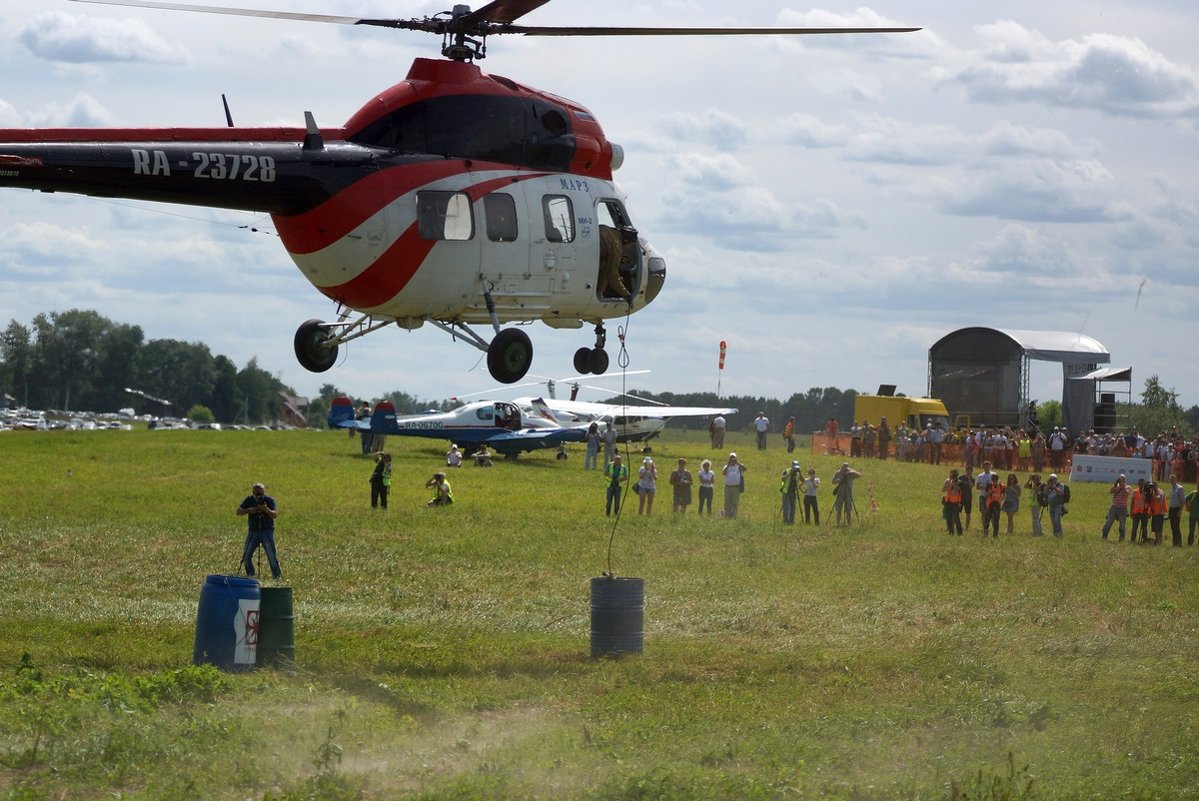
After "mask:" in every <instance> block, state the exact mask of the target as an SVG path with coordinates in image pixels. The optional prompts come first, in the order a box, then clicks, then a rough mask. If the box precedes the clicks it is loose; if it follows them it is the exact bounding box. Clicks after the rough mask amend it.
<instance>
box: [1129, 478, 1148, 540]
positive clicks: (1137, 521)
mask: <svg viewBox="0 0 1199 801" xmlns="http://www.w3.org/2000/svg"><path fill="white" fill-rule="evenodd" d="M1128 514H1129V516H1130V517H1131V518H1132V537H1131V538H1129V540H1128V541H1129V542H1136V541H1137V529H1138V528H1139V529H1140V530H1141V542H1147V541H1148V540H1149V530H1148V527H1149V505H1148V500H1147V499H1146V498H1145V479H1143V478H1138V479H1137V488H1136V489H1134V490H1133V491H1132V500H1131V501H1130V502H1129V504H1128Z"/></svg>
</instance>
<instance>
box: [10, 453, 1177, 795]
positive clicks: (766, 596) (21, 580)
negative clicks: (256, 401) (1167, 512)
mask: <svg viewBox="0 0 1199 801" xmlns="http://www.w3.org/2000/svg"><path fill="white" fill-rule="evenodd" d="M730 440H731V442H730V443H729V444H730V445H731V447H732V448H733V449H735V450H737V451H738V453H739V454H740V455H741V456H742V457H743V461H745V462H746V463H747V464H748V466H749V468H750V472H749V473H748V477H747V484H748V486H747V489H746V493H745V496H744V498H743V500H742V504H741V508H742V517H741V518H739V519H737V520H721V519H718V518H712V519H708V518H704V519H700V518H698V517H697V516H696V515H695V514H694V508H693V509H692V511H690V512H689V513H688V514H687V515H686V516H683V517H678V516H672V515H671V513H670V494H669V489H668V488H664V489H663V490H660V491H659V498H658V503H657V508H656V509H655V513H654V515H653V516H652V517H651V518H644V517H640V518H639V517H638V516H637V515H636V514H635V507H626V514H625V515H624V516H623V517H622V519H621V520H620V522H619V525H618V526H617V527H616V528H615V530H614V529H613V526H612V521H611V520H610V519H606V518H605V517H604V516H603V482H602V480H601V478H600V477H599V475H598V474H597V473H594V472H587V471H584V470H583V469H582V454H581V452H580V451H577V450H576V451H575V452H574V453H573V454H572V456H571V458H570V459H569V460H568V461H565V462H562V461H557V460H555V459H554V458H553V454H552V453H549V452H546V453H541V454H535V455H532V456H529V457H522V458H521V459H520V460H519V462H517V463H510V462H504V461H500V462H497V464H496V466H495V467H494V468H492V469H490V470H485V469H477V468H473V467H467V468H463V469H461V470H459V471H455V472H454V474H453V475H452V476H451V480H452V481H453V484H454V492H455V496H456V498H457V501H458V502H457V503H456V504H455V505H454V506H453V507H451V508H448V509H433V510H426V509H425V508H423V507H424V501H425V499H426V498H427V490H425V489H424V488H423V483H424V481H425V479H426V478H427V477H428V476H429V475H430V474H431V472H432V471H433V470H434V469H435V468H436V467H438V466H439V465H440V463H441V454H442V453H443V452H444V446H442V445H440V444H438V443H431V442H423V441H420V440H403V441H400V440H397V439H394V438H393V439H392V440H391V441H390V442H389V445H390V446H391V447H392V448H393V449H394V452H395V453H396V454H397V459H396V470H395V486H394V487H393V494H392V500H391V509H390V510H388V511H386V512H384V511H372V510H371V509H370V508H369V504H368V483H367V478H368V475H369V473H370V468H371V464H370V462H368V461H366V460H365V459H363V457H362V456H361V455H359V454H358V453H357V445H356V443H355V442H354V441H351V440H348V439H347V438H346V436H345V435H342V434H338V433H322V432H210V431H200V432H186V431H170V432H153V431H134V432H117V431H112V432H81V433H71V432H49V433H32V432H28V433H26V432H14V433H9V434H3V435H0V455H2V459H0V464H2V465H3V468H2V470H3V479H2V481H0V559H2V560H3V570H2V571H0V610H2V616H0V798H6V799H93V798H123V799H193V798H194V799H246V798H253V799H351V798H364V799H389V798H399V797H404V798H421V799H492V798H496V799H498V798H532V799H693V798H718V799H730V800H732V799H809V798H811V799H815V798H828V799H863V800H865V799H967V798H969V799H1015V798H1029V799H1116V798H1119V799H1158V798H1160V799H1174V798H1195V797H1199V714H1197V713H1199V707H1197V703H1196V702H1197V701H1199V681H1197V680H1196V665H1195V662H1196V656H1197V651H1196V646H1195V636H1196V620H1197V616H1196V612H1197V611H1199V598H1197V596H1196V592H1195V579H1196V570H1197V566H1199V549H1196V548H1190V549H1187V548H1182V549H1177V548H1170V547H1168V546H1167V547H1160V548H1154V547H1152V546H1130V545H1128V544H1121V543H1114V542H1102V541H1100V539H1099V536H1098V530H1099V527H1100V524H1101V523H1102V520H1103V516H1104V514H1105V512H1106V508H1107V495H1106V487H1105V486H1099V485H1087V484H1076V485H1074V493H1073V496H1074V500H1073V503H1072V504H1071V512H1070V514H1069V515H1068V516H1067V518H1066V535H1065V537H1064V538H1061V539H1055V538H1052V537H1044V538H1040V539H1033V538H1031V537H1030V536H1029V524H1028V521H1027V512H1026V509H1022V510H1021V513H1020V514H1019V516H1018V518H1017V534H1016V535H1015V536H1011V537H1008V536H1001V537H1000V538H999V539H997V540H991V539H983V538H982V537H980V536H979V535H978V530H979V524H978V520H977V518H976V519H975V521H974V526H973V528H972V530H971V531H969V532H967V535H966V536H964V537H962V538H956V537H954V538H950V537H948V536H947V535H946V534H945V533H944V531H943V528H942V522H941V519H940V505H939V490H940V484H941V480H942V478H943V476H944V470H943V469H942V468H934V467H930V466H924V465H912V464H896V463H894V462H886V463H882V462H862V463H859V465H858V466H860V467H861V469H863V471H864V472H865V477H864V478H863V479H862V480H861V481H859V482H858V485H857V491H856V494H857V504H858V509H859V511H860V512H861V514H862V519H861V521H860V522H861V525H859V526H855V527H853V528H850V529H834V528H833V527H831V526H828V525H824V526H821V527H820V528H815V527H806V526H802V525H799V526H795V527H784V526H782V525H780V524H779V523H778V522H777V510H778V503H777V498H778V495H777V488H778V480H777V476H778V475H779V472H780V471H781V469H782V468H783V467H784V465H786V464H787V463H788V461H789V460H788V459H787V457H786V455H785V454H784V452H783V451H782V449H781V448H780V447H778V439H777V438H774V439H772V441H771V450H769V451H767V452H766V453H765V454H760V453H758V452H757V451H755V450H754V448H753V446H752V444H751V442H750V439H749V437H748V436H743V435H735V436H732V437H730ZM654 455H655V458H656V460H657V461H658V463H659V466H660V468H661V469H662V477H663V479H664V478H665V476H666V474H667V473H668V472H669V470H670V469H671V468H672V466H673V464H674V460H675V458H677V457H678V456H680V455H682V456H685V457H687V458H688V460H689V462H690V466H691V467H692V469H696V468H697V467H698V463H699V460H700V459H701V458H702V457H704V456H715V454H711V453H710V452H709V451H708V448H707V442H706V439H701V438H700V436H699V435H698V434H694V435H687V434H669V435H668V436H667V437H666V438H665V439H664V440H662V441H660V442H657V443H655V454H654ZM723 455H724V454H720V456H723ZM799 455H800V459H801V462H802V464H803V466H804V468H805V469H806V468H807V467H809V466H814V467H815V468H816V469H817V472H818V473H819V474H820V475H821V476H822V477H823V478H824V479H825V480H826V487H825V488H824V490H823V491H822V493H821V505H822V511H823V512H825V513H827V512H828V511H829V510H830V507H831V501H832V496H831V493H830V491H829V488H828V486H827V479H828V477H829V476H830V475H831V474H832V472H833V471H834V470H835V469H836V467H837V466H838V465H839V463H840V459H839V458H837V459H834V458H832V457H827V456H817V457H810V456H808V455H807V454H806V452H805V453H800V454H799ZM638 457H639V455H638ZM638 457H635V462H634V464H635V463H636V458H638ZM722 461H723V459H722V458H721V459H717V462H718V464H719V463H721V462H722ZM255 480H262V481H265V482H266V483H267V485H268V491H269V492H271V493H272V494H273V495H275V497H276V498H277V499H278V502H279V507H280V510H281V513H280V517H279V522H278V527H279V528H278V540H279V550H280V559H281V561H282V564H283V570H284V574H285V578H286V580H287V583H288V584H290V585H291V586H292V587H293V588H294V593H295V614H296V634H295V637H296V649H297V670H296V671H295V672H294V673H287V672H280V671H271V670H264V671H258V672H254V673H250V674H222V673H220V672H218V671H216V670H215V669H212V668H210V667H203V668H196V667H192V666H191V665H190V661H191V653H192V640H193V636H194V633H195V615H196V607H197V601H198V597H199V591H200V586H201V583H202V581H203V579H204V577H205V575H206V574H208V573H235V572H236V571H237V567H238V565H237V563H238V557H239V554H240V548H241V542H242V538H243V536H244V520H243V519H241V518H238V517H236V516H235V515H234V508H235V507H236V506H237V504H238V503H239V502H240V500H241V499H242V498H243V497H244V496H245V495H246V494H247V492H248V488H249V484H250V483H251V482H252V481H255ZM662 483H663V485H664V484H665V482H664V481H663V482H662ZM871 495H872V496H873V498H874V499H875V500H876V501H877V504H878V511H877V512H876V513H871V512H870V511H869V509H870V500H869V499H870V497H871ZM634 501H635V496H634ZM719 505H720V498H719V491H718V498H717V506H718V507H719ZM630 509H631V511H632V512H633V513H632V514H630V513H629V511H630ZM613 531H614V536H613ZM610 537H612V540H611V541H612V557H611V560H612V561H611V567H612V569H613V570H614V571H615V573H616V574H617V575H623V576H639V577H642V578H644V579H645V583H646V584H645V586H646V611H645V620H646V629H645V651H644V654H643V655H642V656H640V657H629V658H624V659H618V660H614V659H606V660H598V661H593V660H591V659H590V658H589V651H590V646H589V581H590V579H591V578H592V577H593V576H598V575H600V574H601V572H603V571H605V570H607V569H608V566H609V563H608V546H609V539H610ZM1166 540H1167V542H1169V534H1168V533H1167V537H1166Z"/></svg>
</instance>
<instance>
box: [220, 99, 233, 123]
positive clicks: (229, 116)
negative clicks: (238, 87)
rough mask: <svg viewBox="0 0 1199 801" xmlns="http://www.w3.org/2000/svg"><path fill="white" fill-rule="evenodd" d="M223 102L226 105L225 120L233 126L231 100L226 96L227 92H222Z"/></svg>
mask: <svg viewBox="0 0 1199 801" xmlns="http://www.w3.org/2000/svg"><path fill="white" fill-rule="evenodd" d="M221 104H222V105H224V107H225V122H227V123H229V127H230V128H232V127H233V114H232V112H230V111H229V100H228V99H227V98H226V97H225V93H224V92H221Z"/></svg>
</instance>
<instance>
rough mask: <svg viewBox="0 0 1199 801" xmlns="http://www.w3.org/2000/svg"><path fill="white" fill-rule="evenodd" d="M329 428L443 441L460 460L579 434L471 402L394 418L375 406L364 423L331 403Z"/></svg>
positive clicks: (345, 402) (498, 405) (347, 406)
mask: <svg viewBox="0 0 1199 801" xmlns="http://www.w3.org/2000/svg"><path fill="white" fill-rule="evenodd" d="M329 427H330V428H353V429H359V430H365V431H371V432H372V433H375V434H391V435H395V436H401V437H424V438H425V439H441V440H448V441H449V442H451V443H454V444H456V445H458V446H459V447H461V448H462V449H463V450H464V451H465V455H466V456H469V455H470V454H471V453H474V452H475V451H476V450H477V449H478V447H479V446H480V445H486V446H487V447H489V448H491V449H493V450H495V451H496V452H497V453H501V454H503V455H504V456H509V457H515V456H516V455H517V454H519V453H522V452H524V451H532V450H537V449H539V448H557V447H558V446H560V445H562V444H563V443H566V442H582V441H583V439H584V438H585V437H586V433H587V432H586V431H585V430H584V429H580V428H576V427H568V426H562V425H560V424H558V423H554V422H551V421H550V420H546V419H545V418H544V417H542V416H539V415H530V416H526V415H524V414H522V413H521V410H520V409H519V408H518V407H517V406H516V404H514V403H510V402H509V401H475V402H474V403H467V404H463V405H462V406H459V407H458V408H456V409H451V410H450V411H448V412H425V413H423V414H410V415H404V416H403V417H400V416H397V415H396V411H395V406H393V405H392V404H391V403H388V402H387V401H382V402H380V403H378V404H376V406H375V409H374V411H373V412H372V414H371V416H370V417H369V418H362V419H356V418H355V417H354V406H353V403H352V402H351V401H350V399H349V398H336V399H334V401H333V404H332V406H331V407H330V409H329Z"/></svg>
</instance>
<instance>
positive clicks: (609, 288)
mask: <svg viewBox="0 0 1199 801" xmlns="http://www.w3.org/2000/svg"><path fill="white" fill-rule="evenodd" d="M595 221H596V225H597V230H598V231H599V235H600V236H601V237H603V236H605V235H607V236H612V235H613V234H612V233H608V234H605V232H604V230H603V229H604V228H609V229H611V230H612V231H615V232H616V233H617V234H618V235H620V236H621V238H622V240H623V239H624V238H625V237H630V236H632V237H636V236H637V233H636V229H634V228H633V224H632V222H631V221H630V220H629V215H628V212H627V211H625V208H624V204H622V203H621V202H620V201H619V200H615V199H613V198H604V199H603V200H600V201H599V202H598V203H596V205H595ZM605 269H607V270H608V271H609V272H608V274H607V275H606V276H605V275H604V272H605ZM611 269H612V267H611V265H606V264H605V263H604V248H602V247H601V248H600V251H599V263H598V264H597V265H596V273H597V279H598V280H597V281H596V297H597V298H598V299H599V300H601V301H604V302H606V303H610V302H620V303H624V302H625V298H624V297H623V296H624V295H625V292H622V291H621V290H622V288H623V289H624V290H626V291H627V294H629V295H632V296H634V297H636V295H637V294H638V292H640V291H641V283H642V281H641V277H642V257H641V246H640V242H638V244H637V245H635V246H633V247H628V248H622V250H621V253H620V262H619V264H618V266H617V267H616V270H617V272H618V274H619V276H620V280H619V282H617V281H616V280H615V277H614V276H612V274H611V272H610V271H611Z"/></svg>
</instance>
